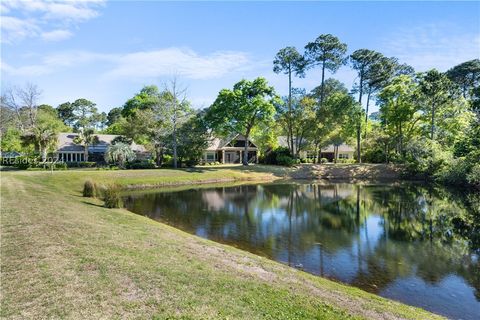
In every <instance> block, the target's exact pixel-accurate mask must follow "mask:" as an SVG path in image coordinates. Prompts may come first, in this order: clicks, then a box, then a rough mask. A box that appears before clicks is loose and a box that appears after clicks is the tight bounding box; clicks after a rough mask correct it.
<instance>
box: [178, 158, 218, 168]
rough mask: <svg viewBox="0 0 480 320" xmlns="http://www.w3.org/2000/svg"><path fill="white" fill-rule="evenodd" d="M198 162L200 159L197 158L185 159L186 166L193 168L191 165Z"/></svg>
mask: <svg viewBox="0 0 480 320" xmlns="http://www.w3.org/2000/svg"><path fill="white" fill-rule="evenodd" d="M198 162H199V161H198V160H195V159H187V160H185V166H187V167H189V168H191V167H194V166H196V165H197V164H198ZM214 164H216V163H214Z"/></svg>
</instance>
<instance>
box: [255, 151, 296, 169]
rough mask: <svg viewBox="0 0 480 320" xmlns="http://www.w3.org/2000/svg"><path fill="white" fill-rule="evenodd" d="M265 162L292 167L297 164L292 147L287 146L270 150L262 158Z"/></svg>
mask: <svg viewBox="0 0 480 320" xmlns="http://www.w3.org/2000/svg"><path fill="white" fill-rule="evenodd" d="M260 160H261V161H260V162H262V163H264V164H273V165H280V166H287V167H290V166H292V165H294V164H295V159H294V158H293V156H292V153H291V152H290V149H288V148H285V147H279V148H276V149H274V150H272V151H270V152H268V153H267V154H266V155H265V156H264V157H263V158H261V159H260Z"/></svg>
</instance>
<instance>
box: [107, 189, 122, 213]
mask: <svg viewBox="0 0 480 320" xmlns="http://www.w3.org/2000/svg"><path fill="white" fill-rule="evenodd" d="M103 201H104V202H105V207H106V208H120V207H121V205H122V198H121V197H120V187H119V186H118V185H116V184H110V185H107V186H106V187H105V190H104V191H103Z"/></svg>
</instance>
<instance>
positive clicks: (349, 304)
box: [1, 166, 442, 319]
mask: <svg viewBox="0 0 480 320" xmlns="http://www.w3.org/2000/svg"><path fill="white" fill-rule="evenodd" d="M247 169H248V170H245V168H241V167H232V168H219V169H213V170H202V171H201V172H199V170H197V171H195V172H187V171H186V170H168V169H166V170H135V171H133V170H126V171H122V172H120V171H65V172H54V173H53V174H52V173H50V172H8V173H5V174H2V193H1V195H2V220H1V223H2V238H3V241H2V279H4V281H2V292H3V295H2V298H1V299H2V307H3V308H2V309H3V310H2V312H1V314H2V317H3V318H19V317H20V318H25V317H28V318H42V317H45V316H47V317H48V316H51V317H68V318H82V317H84V316H85V314H89V315H91V316H93V317H96V318H115V317H116V316H118V315H119V314H122V315H123V316H124V317H127V318H128V317H141V318H152V317H159V318H166V317H182V316H183V317H187V318H198V317H205V318H209V317H215V316H223V317H229V318H244V319H252V318H262V317H270V318H287V317H288V318H292V319H300V318H303V319H304V318H330V319H331V318H335V319H350V318H351V317H352V316H353V317H355V318H369V319H441V318H442V317H441V316H438V315H434V314H432V313H430V312H427V311H424V310H422V309H420V308H415V307H411V306H408V305H405V304H402V303H398V302H395V301H393V300H389V299H384V298H381V297H379V296H376V295H373V294H369V293H367V292H365V291H362V290H359V289H357V288H354V287H351V286H345V285H342V284H338V283H336V282H333V281H329V280H326V279H324V278H321V277H317V276H313V275H310V274H308V273H305V272H302V271H299V270H296V269H294V268H290V267H287V266H285V265H283V264H281V263H278V262H274V261H271V260H269V259H266V258H262V257H260V256H257V255H254V254H251V253H248V252H245V251H242V250H239V249H236V248H234V247H232V246H228V245H222V244H218V243H215V242H213V241H209V240H205V239H202V238H200V237H198V236H194V235H190V234H188V233H186V232H183V231H181V230H178V229H176V228H173V227H170V226H168V225H166V224H163V223H158V222H155V221H153V220H151V219H148V218H145V217H142V216H140V215H138V214H135V213H132V212H129V211H128V210H125V209H107V208H104V207H103V206H102V201H101V200H99V199H94V198H84V197H82V196H81V190H82V185H83V183H84V181H86V180H93V181H96V182H100V183H118V184H120V185H123V186H126V185H131V184H140V183H144V184H148V185H151V184H156V185H166V184H173V183H176V184H177V185H181V184H184V185H185V184H194V181H192V180H195V181H200V182H205V181H213V180H223V179H225V178H228V177H231V178H232V179H229V180H237V181H240V180H243V181H252V182H253V181H254V180H257V181H258V180H264V181H266V180H268V179H265V177H267V176H270V177H271V178H272V179H271V180H276V179H278V178H283V177H284V176H285V174H284V173H285V171H284V169H282V168H269V167H265V166H256V167H253V166H252V167H249V168H247ZM247 176H248V177H249V178H247ZM244 178H245V179H244ZM256 178H259V179H256ZM203 184H204V183H203ZM19 199H21V200H19ZM26 212H27V213H28V214H25V213H26ZM59 239H61V241H59ZM19 266H20V268H19ZM112 292H115V293H116V294H112ZM47 296H48V297H49V299H52V300H50V302H51V303H48V304H46V303H45V297H47ZM97 297H102V303H98V302H97ZM107 305H108V308H106V307H105V306H107ZM206 306H208V307H206ZM212 315H213V316H212Z"/></svg>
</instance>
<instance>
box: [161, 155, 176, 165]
mask: <svg viewBox="0 0 480 320" xmlns="http://www.w3.org/2000/svg"><path fill="white" fill-rule="evenodd" d="M162 167H163V168H171V167H173V157H172V156H170V155H164V156H163V162H162Z"/></svg>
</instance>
